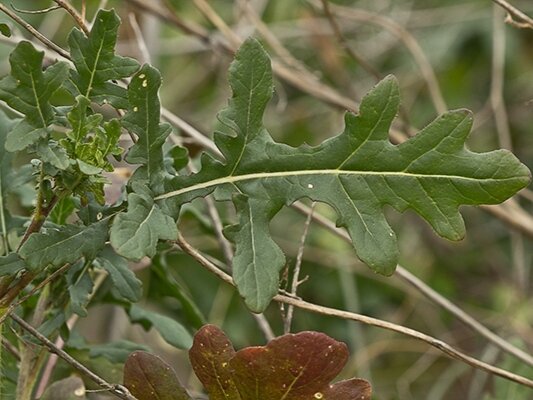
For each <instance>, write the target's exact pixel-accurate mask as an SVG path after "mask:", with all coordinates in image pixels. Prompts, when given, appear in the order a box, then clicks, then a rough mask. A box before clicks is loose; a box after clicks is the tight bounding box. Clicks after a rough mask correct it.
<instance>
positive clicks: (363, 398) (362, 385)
mask: <svg viewBox="0 0 533 400" xmlns="http://www.w3.org/2000/svg"><path fill="white" fill-rule="evenodd" d="M323 394H324V396H323V397H322V398H323V399H324V400H370V397H371V396H372V386H370V383H368V381H366V380H364V379H357V378H354V379H349V380H346V381H341V382H337V383H336V384H334V385H332V386H330V387H329V388H328V389H326V390H325V391H324V393H323ZM315 398H320V395H318V397H317V396H316V395H315Z"/></svg>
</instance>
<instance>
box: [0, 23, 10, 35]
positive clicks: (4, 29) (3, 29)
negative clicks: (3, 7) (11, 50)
mask: <svg viewBox="0 0 533 400" xmlns="http://www.w3.org/2000/svg"><path fill="white" fill-rule="evenodd" d="M0 33H1V34H2V35H4V36H5V37H11V28H10V27H9V25H8V24H4V23H1V24H0Z"/></svg>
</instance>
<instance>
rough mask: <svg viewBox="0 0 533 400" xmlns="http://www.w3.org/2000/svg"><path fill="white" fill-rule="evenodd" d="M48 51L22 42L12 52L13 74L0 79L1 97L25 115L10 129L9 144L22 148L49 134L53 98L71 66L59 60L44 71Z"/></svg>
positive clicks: (10, 146)
mask: <svg viewBox="0 0 533 400" xmlns="http://www.w3.org/2000/svg"><path fill="white" fill-rule="evenodd" d="M43 56H44V52H39V51H37V50H35V48H34V47H33V45H32V44H31V43H29V42H26V41H22V42H20V43H19V44H18V45H17V47H16V48H15V50H13V52H12V53H11V55H10V56H9V63H10V64H11V75H8V76H6V77H5V78H3V79H2V80H1V81H0V99H1V100H4V101H5V102H6V103H7V104H8V105H9V106H10V107H12V108H13V109H15V110H17V111H19V112H21V113H22V114H24V115H25V118H24V119H23V120H22V121H20V122H19V124H18V125H17V126H16V127H15V128H14V129H13V130H12V131H11V132H10V134H9V136H8V139H7V142H6V148H7V150H9V151H18V150H22V149H24V148H26V147H28V146H29V145H30V144H33V143H35V142H36V141H37V140H38V139H39V138H43V137H46V135H47V128H48V126H49V125H50V124H51V123H52V122H53V120H54V110H53V108H52V105H51V104H50V98H51V97H52V95H53V94H54V92H55V91H56V90H57V89H59V87H60V86H61V85H62V84H63V82H64V81H65V80H66V78H67V76H68V66H67V64H66V63H64V62H57V63H55V64H54V65H52V66H50V67H48V68H47V69H46V71H44V72H43V70H42V69H43V65H42V64H43Z"/></svg>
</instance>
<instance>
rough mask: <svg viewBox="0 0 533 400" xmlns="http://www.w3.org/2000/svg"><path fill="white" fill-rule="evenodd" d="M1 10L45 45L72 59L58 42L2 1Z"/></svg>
mask: <svg viewBox="0 0 533 400" xmlns="http://www.w3.org/2000/svg"><path fill="white" fill-rule="evenodd" d="M0 11H2V12H4V13H5V14H7V16H9V18H11V19H12V20H13V21H15V22H16V23H17V24H19V25H20V26H22V27H23V28H24V29H26V30H27V31H28V32H30V33H31V34H32V35H33V36H34V37H35V38H36V39H37V40H39V41H40V42H41V43H43V44H44V45H45V46H47V47H49V48H51V49H52V50H54V51H55V52H56V53H57V54H59V55H61V56H62V57H64V58H67V59H69V60H70V55H69V54H68V53H67V52H66V51H65V50H63V49H62V48H61V47H59V46H58V45H57V44H55V43H54V42H52V41H51V40H50V39H48V38H47V37H46V36H44V35H43V34H42V33H41V32H39V31H38V30H37V29H35V28H34V27H33V26H31V25H30V24H29V23H27V22H26V21H24V20H23V19H22V18H20V17H19V16H18V15H17V14H15V13H14V12H13V11H11V10H10V9H9V8H8V7H7V6H5V5H4V4H2V3H0Z"/></svg>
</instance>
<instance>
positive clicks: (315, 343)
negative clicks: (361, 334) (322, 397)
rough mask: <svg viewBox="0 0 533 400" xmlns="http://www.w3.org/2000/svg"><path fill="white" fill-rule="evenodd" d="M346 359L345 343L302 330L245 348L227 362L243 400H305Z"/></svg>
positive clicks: (336, 370)
mask: <svg viewBox="0 0 533 400" xmlns="http://www.w3.org/2000/svg"><path fill="white" fill-rule="evenodd" d="M347 360H348V349H347V348H346V345H345V344H344V343H341V342H337V341H336V340H334V339H332V338H330V337H329V336H327V335H324V334H323V333H318V332H301V333H297V334H288V335H283V336H280V337H279V338H276V339H274V340H272V341H270V343H268V344H267V345H266V346H265V347H249V348H245V349H243V350H241V351H239V352H237V354H236V355H235V357H234V358H233V359H232V360H231V361H230V365H231V367H232V369H233V376H234V381H235V384H236V385H237V388H238V390H239V393H240V394H241V397H242V398H243V399H245V400H280V399H284V400H300V399H302V400H303V399H306V400H307V399H313V397H312V396H314V395H315V393H320V392H321V391H323V390H325V389H326V388H327V387H328V384H329V383H330V381H331V380H332V379H333V378H335V376H337V375H338V374H339V372H340V371H341V370H342V368H343V367H344V364H346V361H347Z"/></svg>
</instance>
